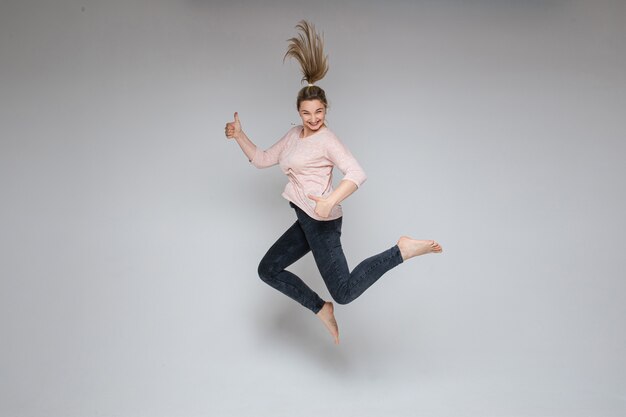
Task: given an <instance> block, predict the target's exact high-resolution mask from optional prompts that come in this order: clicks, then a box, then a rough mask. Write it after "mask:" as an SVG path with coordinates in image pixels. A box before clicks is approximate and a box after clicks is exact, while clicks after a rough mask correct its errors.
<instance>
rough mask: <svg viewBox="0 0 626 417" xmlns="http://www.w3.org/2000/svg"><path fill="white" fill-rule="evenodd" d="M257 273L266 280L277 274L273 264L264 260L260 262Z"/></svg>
mask: <svg viewBox="0 0 626 417" xmlns="http://www.w3.org/2000/svg"><path fill="white" fill-rule="evenodd" d="M257 273H258V274H259V278H261V279H262V280H263V281H265V282H267V281H270V280H271V279H272V278H273V277H274V276H275V275H276V271H275V268H274V267H273V266H272V264H271V263H270V262H265V261H263V260H262V261H261V262H260V263H259V267H258V268H257Z"/></svg>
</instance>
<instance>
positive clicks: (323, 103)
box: [225, 20, 442, 343]
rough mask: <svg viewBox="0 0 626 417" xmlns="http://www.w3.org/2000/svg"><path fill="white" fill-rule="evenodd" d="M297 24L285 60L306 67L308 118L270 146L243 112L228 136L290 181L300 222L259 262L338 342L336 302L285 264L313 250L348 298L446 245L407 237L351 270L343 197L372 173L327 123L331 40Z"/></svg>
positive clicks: (331, 286)
mask: <svg viewBox="0 0 626 417" xmlns="http://www.w3.org/2000/svg"><path fill="white" fill-rule="evenodd" d="M296 28H297V29H299V30H300V31H301V33H300V34H299V36H298V37H295V38H291V39H289V40H288V42H289V46H288V48H287V53H286V54H285V56H284V58H283V61H284V60H285V59H286V58H287V57H291V58H295V59H296V60H297V61H298V62H299V63H300V66H301V67H302V73H303V75H304V77H303V78H302V81H306V82H307V84H308V85H307V86H306V87H303V88H302V89H301V90H300V91H299V92H298V97H297V100H296V108H297V109H298V114H299V115H300V118H301V119H302V124H301V125H298V126H295V127H293V128H291V129H289V131H288V132H287V133H286V134H285V135H284V136H283V137H282V138H281V139H279V140H278V141H277V142H276V143H274V144H273V145H272V146H271V147H270V148H268V149H267V150H265V151H263V150H261V149H260V148H259V147H258V146H256V145H255V144H254V143H253V142H252V141H251V140H250V139H249V138H248V136H247V135H246V134H245V133H244V132H243V130H242V128H241V121H240V120H239V115H238V113H235V115H234V119H235V120H234V121H233V122H230V123H226V128H225V133H226V137H227V138H229V139H235V141H237V144H239V146H240V147H241V150H242V151H243V153H244V154H245V155H246V156H247V157H248V160H249V162H250V163H251V164H252V165H253V166H255V167H257V168H267V167H270V166H273V165H276V164H279V165H280V168H281V169H282V171H283V172H284V173H285V174H286V175H287V177H288V179H289V182H288V183H287V186H286V187H285V190H284V192H283V193H282V196H283V197H284V198H285V199H287V200H288V201H289V205H290V206H291V207H292V208H293V209H294V210H295V215H296V217H297V220H296V221H295V223H294V224H293V225H292V226H291V227H290V228H289V229H287V231H286V232H285V233H284V234H283V235H282V236H281V237H279V238H278V240H277V241H276V243H274V245H272V247H271V248H270V249H269V250H268V251H267V253H266V254H265V256H264V257H263V259H262V260H261V262H260V264H259V269H258V272H259V276H260V277H261V279H262V280H263V281H264V282H266V283H267V284H269V285H270V286H272V287H274V288H275V289H277V290H278V291H280V292H282V293H284V294H285V295H287V296H288V297H291V298H292V299H294V300H295V301H297V302H299V303H300V304H302V305H303V306H304V307H306V308H308V309H309V310H311V311H312V312H313V313H315V314H316V315H317V317H318V318H319V319H320V320H321V321H322V322H323V323H324V325H325V326H326V328H327V329H328V331H330V333H331V335H332V336H333V338H334V340H335V343H339V327H338V326H337V321H336V320H335V315H334V308H333V303H332V302H330V301H324V300H323V299H322V298H320V296H319V295H317V294H316V293H315V292H314V291H313V290H311V289H310V288H309V287H308V286H307V285H306V284H305V283H304V282H303V281H302V280H301V279H300V278H299V277H297V276H296V275H295V274H293V273H291V272H289V271H287V270H286V269H285V268H287V267H288V266H289V265H291V264H293V263H294V262H296V261H297V260H299V259H300V258H302V257H303V256H304V255H306V254H307V253H308V252H309V251H311V252H312V253H313V257H314V259H315V263H316V265H317V267H318V269H319V271H320V274H321V276H322V278H323V279H324V282H325V284H326V287H327V288H328V291H329V292H330V294H331V296H332V298H333V299H334V300H335V301H336V302H337V303H339V304H347V303H349V302H351V301H353V300H354V299H356V298H357V297H359V296H360V295H361V294H363V292H364V291H365V290H367V289H368V288H369V287H370V286H371V285H372V284H373V283H374V282H376V280H378V278H380V277H381V276H382V275H383V274H384V273H385V272H387V271H389V270H390V269H392V268H394V267H396V266H397V265H399V264H401V263H402V262H404V261H406V260H407V259H409V258H413V257H415V256H418V255H424V254H426V253H438V252H441V251H442V248H441V246H440V245H439V244H438V243H437V242H435V241H433V240H416V239H411V238H409V237H407V236H401V237H400V238H399V239H398V242H397V243H396V244H395V245H394V246H392V247H391V248H389V249H387V250H385V251H383V252H381V253H379V254H377V255H374V256H372V257H369V258H367V259H365V260H364V261H362V262H361V263H360V264H359V265H357V266H356V268H354V269H353V270H352V272H350V269H349V268H348V264H347V262H346V258H345V255H344V253H343V249H342V247H341V239H340V237H341V222H342V215H343V213H342V208H341V205H340V204H339V203H341V202H342V201H343V200H345V199H346V198H347V197H348V196H350V195H351V194H352V193H353V192H355V191H356V190H357V188H359V187H360V186H361V185H362V184H363V182H365V180H366V176H365V172H364V171H363V169H362V168H361V166H360V165H359V163H358V162H357V160H356V159H355V158H354V156H353V155H352V154H351V153H350V151H349V150H348V148H346V146H345V145H343V144H342V142H341V141H340V140H339V139H338V138H337V136H336V135H335V134H334V133H333V132H332V131H331V130H330V129H329V128H328V127H327V126H326V124H325V122H324V118H325V116H326V111H327V110H328V101H327V100H326V93H325V92H324V90H322V89H321V88H320V87H319V86H317V85H315V83H316V82H317V81H319V80H321V79H322V78H324V76H325V75H326V73H327V72H328V62H327V58H328V57H327V56H325V55H324V54H323V46H324V44H323V38H322V37H321V36H320V35H319V34H318V33H317V32H316V31H315V28H314V27H313V25H312V24H310V23H308V22H307V21H305V20H302V21H300V22H299V23H298V25H296ZM335 166H336V167H337V168H339V170H340V171H341V172H342V173H343V174H344V176H343V178H342V180H341V183H340V184H339V185H338V186H337V188H336V189H334V188H333V181H332V172H333V167H335Z"/></svg>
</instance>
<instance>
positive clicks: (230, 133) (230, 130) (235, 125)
mask: <svg viewBox="0 0 626 417" xmlns="http://www.w3.org/2000/svg"><path fill="white" fill-rule="evenodd" d="M224 133H225V134H226V137H227V138H228V139H233V138H236V137H237V136H239V134H240V133H241V123H240V122H239V114H237V112H235V120H234V121H232V122H229V123H226V128H224Z"/></svg>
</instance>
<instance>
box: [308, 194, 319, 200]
mask: <svg viewBox="0 0 626 417" xmlns="http://www.w3.org/2000/svg"><path fill="white" fill-rule="evenodd" d="M309 198H310V199H311V200H315V201H319V199H320V198H319V197H316V196H314V195H311V194H309Z"/></svg>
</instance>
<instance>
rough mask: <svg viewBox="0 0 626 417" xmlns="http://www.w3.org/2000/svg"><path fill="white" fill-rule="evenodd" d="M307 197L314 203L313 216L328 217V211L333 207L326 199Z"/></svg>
mask: <svg viewBox="0 0 626 417" xmlns="http://www.w3.org/2000/svg"><path fill="white" fill-rule="evenodd" d="M308 197H309V198H310V199H311V200H314V201H315V214H317V215H318V216H320V217H324V218H326V217H328V216H330V211H331V210H332V209H333V207H335V205H334V204H333V203H332V202H331V201H330V200H329V199H328V197H317V196H314V195H311V194H309V195H308Z"/></svg>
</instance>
